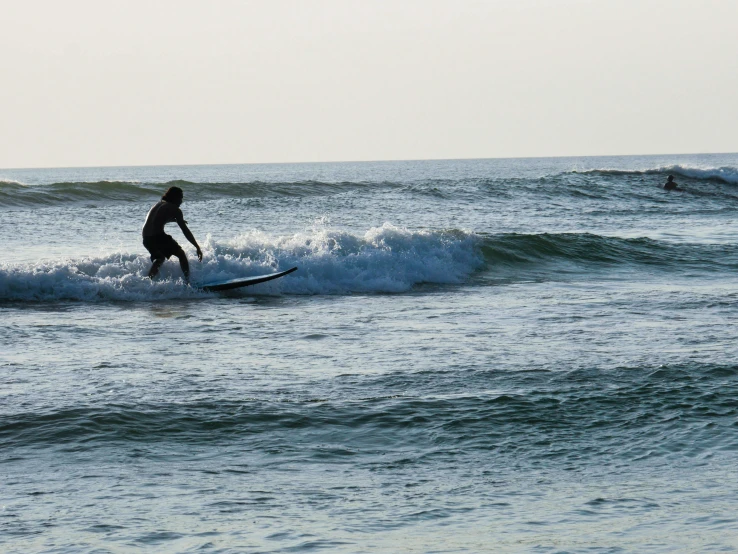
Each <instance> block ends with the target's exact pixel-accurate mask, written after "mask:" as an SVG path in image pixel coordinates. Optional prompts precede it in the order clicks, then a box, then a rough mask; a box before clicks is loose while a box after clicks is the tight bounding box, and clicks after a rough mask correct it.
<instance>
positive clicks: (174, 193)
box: [161, 187, 184, 206]
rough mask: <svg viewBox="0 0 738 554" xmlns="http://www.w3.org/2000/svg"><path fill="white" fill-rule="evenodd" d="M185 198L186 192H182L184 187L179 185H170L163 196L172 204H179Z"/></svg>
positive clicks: (163, 198)
mask: <svg viewBox="0 0 738 554" xmlns="http://www.w3.org/2000/svg"><path fill="white" fill-rule="evenodd" d="M183 198H184V193H183V192H182V189H181V188H179V187H169V188H168V189H167V191H166V192H165V193H164V196H162V197H161V199H162V200H164V201H166V202H171V203H172V204H174V205H176V206H179V205H180V204H181V203H182V199H183Z"/></svg>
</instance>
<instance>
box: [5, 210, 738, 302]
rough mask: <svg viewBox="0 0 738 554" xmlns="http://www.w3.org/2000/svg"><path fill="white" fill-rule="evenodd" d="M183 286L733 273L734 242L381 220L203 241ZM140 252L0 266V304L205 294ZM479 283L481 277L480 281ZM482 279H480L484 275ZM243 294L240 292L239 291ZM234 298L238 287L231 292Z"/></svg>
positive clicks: (293, 288)
mask: <svg viewBox="0 0 738 554" xmlns="http://www.w3.org/2000/svg"><path fill="white" fill-rule="evenodd" d="M203 250H204V253H205V257H204V259H203V262H202V264H199V263H194V264H193V267H192V282H193V283H195V284H197V283H204V282H208V281H214V280H227V279H235V278H238V277H249V276H254V275H261V274H264V273H271V272H273V271H281V270H285V269H288V268H290V267H293V266H298V267H299V270H298V271H297V272H296V273H293V274H291V275H289V276H287V277H285V278H283V279H279V280H276V281H271V282H268V283H263V284H260V285H256V286H253V287H249V288H248V289H244V290H247V291H248V294H249V295H261V294H267V295H270V294H303V295H304V294H308V295H310V294H352V293H362V294H371V293H380V294H381V293H404V292H408V291H410V290H411V289H412V288H413V287H415V286H417V285H420V284H425V283H429V284H438V285H459V284H471V285H475V284H479V283H478V281H475V280H473V279H472V277H473V276H474V274H475V273H478V272H480V271H484V272H485V273H484V275H485V277H488V276H492V278H494V277H495V276H496V275H499V276H501V277H504V278H506V279H508V278H510V276H511V275H512V276H513V277H518V278H521V279H525V278H527V277H529V275H530V274H529V272H530V271H534V272H537V275H538V276H539V277H540V275H541V273H542V272H543V273H546V274H547V275H548V276H549V277H548V278H550V279H557V278H559V276H560V275H561V274H562V272H566V273H572V272H580V273H587V272H592V271H597V270H601V269H603V268H613V267H615V268H618V267H620V268H627V267H629V266H639V267H641V268H645V270H646V271H669V272H670V274H673V273H675V272H679V271H686V270H689V271H705V270H714V269H725V268H729V269H731V270H734V269H738V246H735V245H731V244H715V245H696V244H694V245H693V244H681V243H680V244H674V243H666V242H661V241H656V240H651V239H646V238H634V239H624V238H617V237H603V236H599V235H593V234H588V233H563V234H530V235H526V234H500V235H486V234H479V233H473V232H468V231H461V230H448V231H429V230H425V231H418V230H408V229H403V228H399V227H396V226H394V225H391V224H389V223H385V224H384V225H382V226H381V227H374V228H371V229H369V230H367V231H366V232H365V233H363V234H354V233H350V232H348V231H339V230H329V229H319V230H312V231H305V232H302V233H296V234H294V235H288V236H272V235H269V234H267V233H263V232H259V231H252V232H250V233H247V234H243V235H239V236H236V237H234V238H233V239H231V240H229V241H224V242H216V241H214V240H213V239H212V238H211V237H208V239H207V240H206V242H205V244H204V248H203ZM149 267H150V261H149V259H148V257H146V256H145V255H142V254H131V253H116V254H110V255H107V256H103V257H89V258H81V259H60V260H56V261H52V262H44V263H36V264H15V265H12V264H0V301H57V300H74V301H113V300H115V301H120V300H122V301H140V300H156V299H172V298H207V297H208V293H204V292H202V291H201V290H199V289H197V288H196V287H189V286H187V285H186V284H185V283H184V282H183V281H182V279H181V273H180V270H179V266H178V264H176V263H175V262H174V261H171V260H170V262H168V263H166V264H164V266H163V268H162V271H161V274H160V277H159V278H158V279H157V280H155V281H150V280H149V279H147V278H146V272H147V271H148V269H149ZM483 281H485V279H483ZM485 282H486V281H485ZM241 293H243V291H241ZM236 294H238V293H236Z"/></svg>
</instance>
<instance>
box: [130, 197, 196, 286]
mask: <svg viewBox="0 0 738 554" xmlns="http://www.w3.org/2000/svg"><path fill="white" fill-rule="evenodd" d="M183 198H184V193H183V192H182V189H181V188H179V187H169V188H168V189H167V191H166V192H165V193H164V196H162V197H161V200H160V201H159V202H157V203H156V204H155V205H154V207H153V208H151V209H150V210H149V214H148V215H147V216H146V223H144V226H143V230H142V231H141V234H142V235H143V244H144V246H145V247H146V250H148V251H149V252H150V253H151V261H152V262H154V263H153V264H152V266H151V269H150V270H149V278H150V279H153V278H154V277H156V274H157V273H159V268H160V267H161V264H163V263H164V262H165V261H166V260H167V259H168V258H169V257H170V256H177V258H179V266H180V267H181V268H182V273H184V277H185V279H186V280H187V281H189V280H190V264H189V262H188V261H187V254H185V252H184V250H182V247H181V246H180V245H179V244H177V241H176V240H174V239H173V238H172V237H171V236H169V235H167V234H166V233H165V232H164V225H166V224H167V223H172V222H173V221H176V222H177V225H179V228H180V229H182V233H184V236H185V237H186V238H187V240H188V241H190V242H191V243H192V245H193V246H194V247H195V248H197V259H198V260H200V261H202V250H200V246H199V245H198V244H197V241H196V240H195V237H194V236H193V235H192V233H191V232H190V230H189V229H188V228H187V222H186V221H185V220H184V217H183V216H182V210H180V209H179V206H180V205H181V204H182V200H183Z"/></svg>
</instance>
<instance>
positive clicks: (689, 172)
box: [656, 165, 738, 185]
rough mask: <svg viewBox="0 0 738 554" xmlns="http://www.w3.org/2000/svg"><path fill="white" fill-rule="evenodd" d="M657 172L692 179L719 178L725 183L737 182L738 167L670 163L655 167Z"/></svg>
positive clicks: (734, 183)
mask: <svg viewBox="0 0 738 554" xmlns="http://www.w3.org/2000/svg"><path fill="white" fill-rule="evenodd" d="M656 171H658V172H659V173H674V174H676V175H682V176H683V177H690V178H692V179H719V180H721V181H723V182H725V183H730V184H733V185H736V184H738V169H737V168H735V167H728V166H725V167H696V166H685V165H672V166H666V167H661V168H659V169H657V170H656Z"/></svg>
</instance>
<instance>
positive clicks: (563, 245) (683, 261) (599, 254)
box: [482, 233, 738, 269]
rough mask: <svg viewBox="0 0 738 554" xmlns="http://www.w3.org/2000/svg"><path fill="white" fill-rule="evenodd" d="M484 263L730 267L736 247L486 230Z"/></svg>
mask: <svg viewBox="0 0 738 554" xmlns="http://www.w3.org/2000/svg"><path fill="white" fill-rule="evenodd" d="M482 251H483V253H484V258H485V262H486V264H487V266H488V267H492V268H494V267H500V266H505V267H518V268H520V269H523V268H525V267H526V266H527V267H530V266H536V267H543V266H544V265H546V264H552V263H566V264H570V265H571V264H575V265H579V266H581V267H582V268H584V269H587V268H592V267H593V264H598V265H603V264H608V265H617V266H626V265H641V266H651V267H654V268H664V269H667V268H668V269H674V268H690V269H706V268H715V267H717V266H725V265H728V266H729V267H734V266H735V265H736V264H737V263H738V247H736V246H733V245H729V244H715V245H696V244H672V243H666V242H662V241H657V240H652V239H648V238H621V237H603V236H600V235H594V234H590V233H558V234H557V233H552V234H549V233H543V234H531V235H528V234H515V233H511V234H504V235H496V236H487V237H485V240H484V242H483V245H482Z"/></svg>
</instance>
